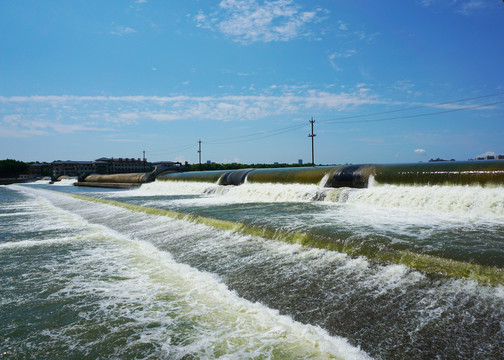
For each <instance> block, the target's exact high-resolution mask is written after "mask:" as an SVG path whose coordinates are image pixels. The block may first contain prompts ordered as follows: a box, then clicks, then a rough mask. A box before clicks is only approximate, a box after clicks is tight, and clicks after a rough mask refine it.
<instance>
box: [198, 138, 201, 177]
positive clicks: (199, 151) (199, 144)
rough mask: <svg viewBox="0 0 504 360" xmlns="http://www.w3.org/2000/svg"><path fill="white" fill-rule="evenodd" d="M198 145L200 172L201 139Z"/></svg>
mask: <svg viewBox="0 0 504 360" xmlns="http://www.w3.org/2000/svg"><path fill="white" fill-rule="evenodd" d="M198 145H199V150H198V155H199V169H200V171H201V139H200V140H199V141H198Z"/></svg>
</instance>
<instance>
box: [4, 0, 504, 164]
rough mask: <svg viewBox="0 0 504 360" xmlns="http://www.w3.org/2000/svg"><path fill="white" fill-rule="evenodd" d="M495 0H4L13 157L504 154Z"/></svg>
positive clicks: (380, 159)
mask: <svg viewBox="0 0 504 360" xmlns="http://www.w3.org/2000/svg"><path fill="white" fill-rule="evenodd" d="M502 34H504V4H503V3H502V2H501V1H491V0H416V1H415V0H411V1H404V0H388V1H368V0H341V1H336V0H309V1H308V0H304V1H301V0H271V1H262V0H222V1H209V0H206V1H203V0H202V1H197V0H185V1H160V0H158V1H154V0H137V1H118V0H116V1H112V0H111V1H102V0H85V1H84V0H82V1H79V0H75V1H67V0H59V1H58V0H53V1H40V0H37V1H28V0H12V1H9V0H5V1H1V2H0V54H1V56H0V158H3V159H5V158H13V159H18V160H23V161H53V160H94V159H97V158H100V157H103V156H107V157H112V156H113V157H135V158H138V157H141V156H142V151H143V150H145V151H146V154H147V158H148V159H149V160H151V161H160V160H179V161H189V162H190V163H197V162H198V154H197V150H198V140H200V139H201V141H202V160H203V161H207V160H211V161H215V162H224V163H230V162H241V163H272V162H287V163H294V162H297V160H298V159H303V161H304V162H309V161H311V142H310V138H309V137H308V134H309V132H310V124H309V120H310V119H311V118H312V117H313V118H314V119H315V133H316V135H317V136H316V137H315V161H316V162H317V163H323V164H342V163H391V162H401V163H402V162H417V161H427V160H428V159H430V158H436V157H441V158H448V159H450V158H455V159H457V160H466V159H468V158H472V157H475V156H478V155H481V154H484V153H487V152H495V153H499V154H500V153H504V145H503V144H504V142H503V141H502V139H503V138H504V116H503V115H504V111H503V110H504V104H503V103H502V102H504V76H503V75H504V70H503V65H502V63H503V59H504V41H502Z"/></svg>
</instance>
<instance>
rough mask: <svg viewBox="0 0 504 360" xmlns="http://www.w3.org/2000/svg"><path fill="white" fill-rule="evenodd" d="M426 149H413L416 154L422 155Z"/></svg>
mask: <svg viewBox="0 0 504 360" xmlns="http://www.w3.org/2000/svg"><path fill="white" fill-rule="evenodd" d="M426 152H427V151H425V150H424V149H415V153H417V154H421V155H424V154H425V153H426Z"/></svg>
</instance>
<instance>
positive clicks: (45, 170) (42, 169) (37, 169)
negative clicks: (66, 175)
mask: <svg viewBox="0 0 504 360" xmlns="http://www.w3.org/2000/svg"><path fill="white" fill-rule="evenodd" d="M51 169H52V167H51V164H48V163H42V164H30V166H29V167H28V170H27V175H28V176H30V177H42V176H44V175H48V174H49V173H50V172H51Z"/></svg>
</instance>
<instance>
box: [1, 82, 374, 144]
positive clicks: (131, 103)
mask: <svg viewBox="0 0 504 360" xmlns="http://www.w3.org/2000/svg"><path fill="white" fill-rule="evenodd" d="M362 90H363V89H362V88H361V89H358V90H357V91H356V92H355V93H345V92H340V93H332V92H327V91H319V90H310V89H308V88H307V87H306V86H280V85H276V86H273V87H271V88H267V89H265V91H264V94H262V95H252V96H247V95H226V96H205V97H191V96H172V97H169V96H166V97H159V96H72V95H61V96H53V95H51V96H13V97H4V96H0V103H1V104H2V107H1V110H0V129H1V130H0V136H3V137H6V136H10V135H9V134H11V133H16V134H18V135H17V136H33V135H48V134H69V133H78V132H85V131H87V132H89V131H91V132H96V131H116V130H118V129H119V128H122V127H135V126H138V125H139V124H141V123H143V122H146V121H159V122H166V121H186V120H211V121H249V120H258V119H264V118H268V117H273V116H279V115H281V116H293V115H296V116H297V115H299V114H300V113H306V112H314V111H324V110H329V111H338V110H343V109H347V108H355V107H358V106H362V105H365V104H373V103H377V102H378V101H377V100H376V99H375V98H374V97H373V96H372V95H370V94H369V93H368V91H367V90H366V89H364V91H362ZM273 92H274V93H275V94H272V93H273ZM90 121H92V122H90Z"/></svg>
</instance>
